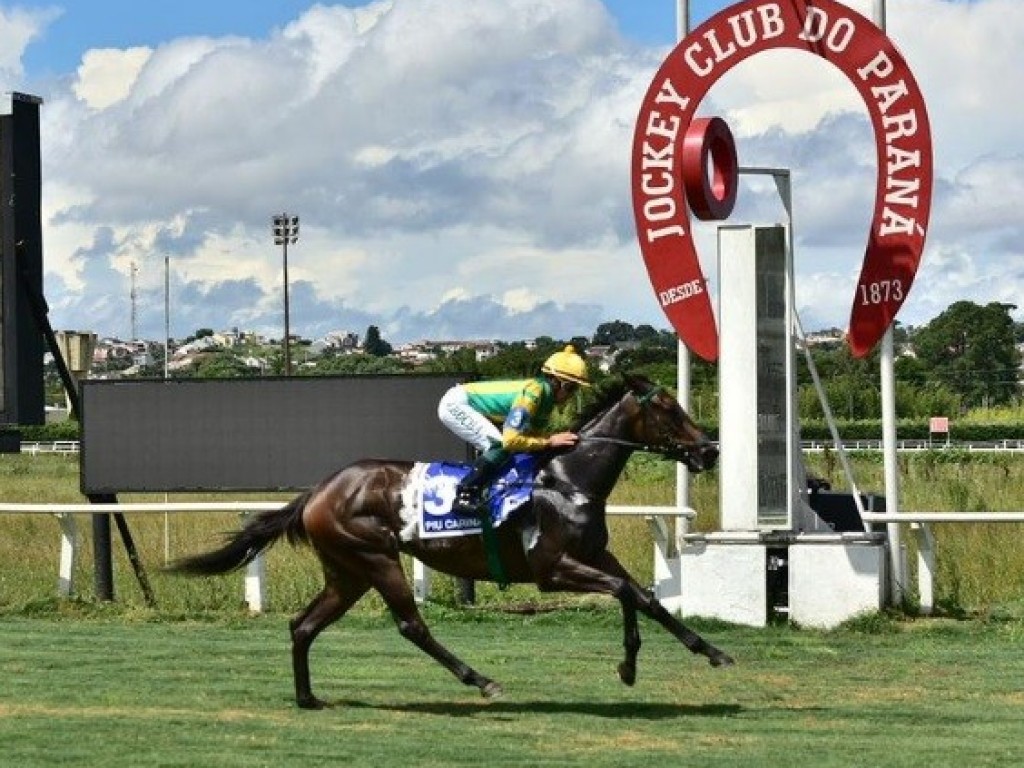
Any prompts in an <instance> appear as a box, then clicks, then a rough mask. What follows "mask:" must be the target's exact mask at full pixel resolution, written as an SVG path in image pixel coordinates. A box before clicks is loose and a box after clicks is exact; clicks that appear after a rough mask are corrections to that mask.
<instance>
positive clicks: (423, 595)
mask: <svg viewBox="0 0 1024 768" xmlns="http://www.w3.org/2000/svg"><path fill="white" fill-rule="evenodd" d="M412 594H413V597H414V598H415V600H416V602H417V603H420V604H422V603H425V602H426V600H427V598H428V597H429V596H430V569H429V568H427V566H425V565H424V564H423V563H421V562H420V561H419V560H417V559H415V558H413V561H412Z"/></svg>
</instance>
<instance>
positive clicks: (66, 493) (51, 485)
mask: <svg viewBox="0 0 1024 768" xmlns="http://www.w3.org/2000/svg"><path fill="white" fill-rule="evenodd" d="M852 462H853V465H854V470H855V475H856V479H857V483H858V486H859V487H860V488H861V489H862V490H870V491H876V492H881V491H882V489H883V487H884V484H883V481H882V463H881V458H880V455H879V454H859V455H858V454H855V455H854V456H853V457H852ZM807 463H808V468H809V470H810V471H812V472H815V473H817V474H820V475H823V476H825V477H827V478H828V479H829V480H831V481H832V483H833V486H834V487H835V488H836V489H839V488H841V487H842V486H843V485H844V479H843V477H842V475H841V473H840V472H839V469H838V466H837V462H836V461H835V457H834V456H828V455H824V456H823V455H821V454H811V455H809V456H808V457H807ZM899 469H900V486H901V497H902V498H901V505H902V509H903V510H929V511H932V510H975V511H983V510H990V511H1017V510H1024V457H1020V456H1016V455H1010V454H966V453H963V452H957V451H935V452H932V453H926V454H918V455H909V454H907V455H902V456H901V457H900V460H899ZM673 483H674V468H673V465H671V464H669V463H668V462H664V461H660V460H656V459H653V458H651V457H648V456H636V457H634V460H633V461H631V462H630V464H629V466H628V467H627V469H626V472H625V474H624V476H623V478H622V479H621V480H620V482H619V484H618V486H617V487H616V489H615V493H614V494H613V496H612V503H615V504H671V503H672V502H673V500H674V490H673V488H674V485H673ZM120 498H121V500H122V501H143V500H146V501H162V500H163V499H164V498H165V497H164V495H163V494H149V495H143V494H124V495H122V496H121V497H120ZM171 498H172V499H173V498H179V499H182V500H187V501H197V500H219V501H223V500H226V499H227V498H231V499H245V498H249V499H267V498H281V499H285V498H287V496H286V495H285V496H280V495H278V496H274V495H271V494H262V495H261V494H250V495H248V496H238V495H232V496H230V497H227V496H225V495H216V494H207V495H205V496H204V495H196V494H182V495H180V496H177V497H174V496H172V497H171ZM0 499H3V500H4V501H10V502H44V501H51V502H60V501H64V502H82V501H83V499H82V497H81V495H80V494H79V492H78V461H77V458H75V457H68V456H59V455H55V456H46V455H41V456H21V455H0ZM691 503H692V505H693V506H694V508H695V509H697V510H699V515H698V518H697V520H696V521H695V524H694V527H695V529H696V530H713V529H714V528H715V527H716V526H717V514H716V511H715V510H716V509H717V503H718V477H717V473H715V472H712V473H708V474H704V475H699V476H697V477H696V478H694V482H693V488H692V493H691ZM77 520H78V525H79V532H80V538H81V550H80V556H79V558H78V567H77V571H76V573H75V590H76V595H78V596H79V597H81V598H82V599H84V600H87V601H88V600H91V599H93V597H94V587H93V561H92V535H91V534H92V531H91V525H90V519H89V517H88V516H78V517H77ZM128 522H129V526H130V529H131V532H132V535H133V537H134V539H135V542H136V545H137V547H138V549H139V552H140V555H141V559H142V563H143V565H144V566H145V568H146V570H147V573H148V576H149V578H150V581H151V582H152V585H153V589H154V592H155V594H156V598H157V602H158V605H159V607H160V608H161V610H165V611H168V612H171V613H174V614H177V615H192V614H195V613H200V612H205V611H211V610H213V611H223V610H227V611H234V610H239V609H240V608H241V607H242V605H243V597H244V596H243V592H242V579H241V577H240V576H238V575H237V574H235V575H230V576H225V577H219V578H211V579H181V578H177V577H171V576H168V575H165V574H163V573H161V572H160V568H161V566H162V565H163V564H164V563H165V561H166V560H167V559H168V558H172V559H173V558H176V557H180V556H182V555H185V554H191V553H194V552H197V551H200V550H205V549H209V548H211V547H212V546H213V545H214V544H215V543H217V542H218V540H219V537H220V536H221V534H223V533H225V532H227V531H230V530H233V529H235V528H237V526H238V525H239V524H240V519H239V517H238V516H237V515H234V514H199V513H192V514H173V515H169V516H167V517H165V516H164V515H153V514H137V515H128ZM609 525H610V528H611V541H612V543H611V546H612V549H613V551H614V552H615V554H616V555H617V556H618V557H619V558H620V559H621V560H622V561H623V563H624V564H625V565H626V566H627V568H629V569H630V571H631V572H632V573H634V575H636V576H637V578H638V579H639V580H640V581H641V583H644V584H649V583H651V581H652V580H653V557H652V553H653V548H654V544H653V539H652V536H651V533H650V530H649V528H648V525H647V523H646V522H645V521H644V520H642V519H634V518H611V519H610V522H609ZM933 530H934V532H935V536H936V539H937V545H938V574H937V583H936V600H937V604H938V605H939V607H940V608H941V609H942V610H944V611H946V612H947V613H949V614H951V615H960V614H963V613H978V614H988V613H992V612H993V611H999V610H1001V608H1002V606H1005V605H1014V604H1018V603H1021V602H1022V601H1024V547H1020V546H1018V542H1019V541H1020V539H1021V537H1022V535H1024V525H1020V524H986V525H958V524H940V525H936V526H933ZM113 535H114V550H115V593H116V599H117V600H118V601H119V602H120V603H123V604H125V605H127V606H129V607H140V606H143V605H144V600H143V596H142V594H141V591H140V589H139V587H138V585H137V583H136V580H135V577H134V575H133V573H132V570H131V567H130V564H129V562H128V560H127V558H126V557H125V555H124V550H123V547H122V546H121V543H120V541H119V540H118V537H117V531H116V528H115V529H114V532H113ZM904 540H905V541H906V542H907V544H908V546H909V547H910V548H911V551H910V552H909V554H910V561H911V563H913V562H914V554H915V553H914V552H913V537H909V536H907V537H905V539H904ZM58 560H59V526H58V524H57V521H56V520H55V519H54V518H51V517H49V516H39V515H32V516H30V515H0V610H2V609H8V610H10V609H17V608H25V607H27V606H32V605H33V604H35V603H38V602H40V601H43V602H45V601H47V600H49V599H50V598H51V597H52V596H53V594H54V593H55V591H56V582H57V564H58ZM267 563H268V584H269V587H268V600H269V604H270V605H271V607H272V608H273V609H276V610H282V611H297V610H299V609H300V608H301V607H302V606H303V605H305V603H306V602H307V601H308V600H309V599H310V598H311V597H312V595H313V594H315V592H316V591H317V590H318V589H319V587H320V584H321V577H320V572H319V568H318V564H317V561H316V558H315V557H314V556H313V555H312V554H311V553H310V552H309V551H308V550H303V549H300V550H298V551H295V550H292V549H291V548H290V547H288V546H287V545H280V546H278V547H277V548H275V549H273V550H271V551H270V553H269V555H268V558H267ZM911 584H916V580H915V579H914V578H913V577H912V579H911ZM433 590H434V591H433V595H434V597H435V599H436V600H438V601H440V602H442V603H451V602H453V601H454V595H455V588H454V586H453V584H452V582H451V580H450V579H447V578H444V577H438V578H436V579H435V580H434V584H433ZM478 598H479V600H480V601H481V602H482V603H484V604H498V603H507V602H516V603H522V602H541V603H545V604H550V603H552V602H554V603H557V604H564V603H566V602H570V603H572V602H574V600H570V599H568V598H566V597H565V596H561V595H556V596H543V597H542V596H539V595H538V593H537V592H536V590H534V589H533V588H532V587H513V588H511V589H510V590H508V591H507V592H499V591H498V590H497V589H496V588H495V587H493V586H491V585H483V584H482V585H479V587H478ZM912 599H913V596H912ZM366 603H367V604H368V605H369V606H370V608H376V607H379V601H375V599H374V598H372V597H369V598H367V599H366Z"/></svg>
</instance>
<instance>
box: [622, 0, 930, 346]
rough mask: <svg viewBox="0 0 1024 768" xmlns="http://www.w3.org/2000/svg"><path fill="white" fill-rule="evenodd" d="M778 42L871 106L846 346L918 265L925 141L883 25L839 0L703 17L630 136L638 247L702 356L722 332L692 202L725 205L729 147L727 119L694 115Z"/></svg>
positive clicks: (926, 202)
mask: <svg viewBox="0 0 1024 768" xmlns="http://www.w3.org/2000/svg"><path fill="white" fill-rule="evenodd" d="M776 48H793V49H797V50H801V51H806V52H807V53H809V54H811V55H813V56H817V57H819V58H822V59H825V60H826V61H829V62H831V63H832V64H833V65H835V66H836V67H838V68H839V69H840V70H841V71H842V72H843V73H844V74H845V75H846V77H847V78H848V79H849V80H850V82H851V83H852V84H853V85H854V87H856V89H857V91H858V92H859V93H860V95H861V98H862V99H863V100H864V104H865V105H866V106H867V110H868V114H869V115H870V117H871V123H872V126H873V128H874V133H875V146H876V153H877V160H878V171H879V172H878V182H877V185H876V193H875V208H874V215H873V216H872V220H871V230H870V234H869V236H868V243H867V248H866V250H865V253H864V260H863V263H862V266H861V273H860V279H859V280H858V282H857V288H856V291H855V293H854V297H853V308H852V310H851V313H850V329H849V343H850V348H851V350H852V352H853V354H854V355H856V356H858V357H862V356H864V355H866V354H868V352H870V351H871V349H872V348H873V347H874V346H875V344H876V343H877V342H878V340H879V339H881V337H882V335H883V334H884V333H885V331H886V329H887V328H888V327H889V325H890V324H891V323H892V321H893V320H894V319H895V317H896V313H897V312H898V311H899V309H900V307H901V306H902V305H903V302H904V301H905V300H906V298H907V294H908V292H909V291H910V286H911V284H912V283H913V281H914V275H915V274H916V273H917V268H918V264H919V263H920V260H921V252H922V250H923V249H924V241H925V235H926V232H927V228H928V217H929V214H930V211H931V194H932V142H931V129H930V127H929V123H928V113H927V111H926V109H925V104H924V99H923V97H922V95H921V91H920V88H919V87H918V85H917V81H916V80H915V79H914V76H913V74H912V73H911V71H910V69H909V67H908V66H907V63H906V61H905V60H904V59H903V57H902V56H901V55H900V53H899V52H898V51H897V50H896V48H895V46H894V45H893V44H892V42H891V41H890V40H889V38H888V37H887V36H886V35H885V33H884V32H882V31H881V30H880V29H879V28H878V27H877V26H875V25H874V24H873V23H872V22H871V21H869V20H868V19H866V18H864V17H863V16H861V15H860V14H858V13H857V12H856V11H854V10H852V9H850V8H848V7H847V6H845V5H843V4H841V3H839V2H837V1H836V0H785V1H784V2H783V1H781V0H779V1H777V2H771V1H770V0H746V1H745V2H740V3H737V4H736V5H734V6H731V7H729V8H726V9H725V10H723V11H722V12H720V13H718V14H717V15H715V16H713V17H712V18H710V19H709V20H708V21H706V22H705V23H704V24H702V25H701V26H700V27H698V28H697V29H695V30H694V31H693V32H691V33H690V34H689V35H687V36H686V38H684V39H683V40H682V41H681V42H680V43H679V44H678V45H677V46H676V47H675V49H674V50H673V51H672V52H671V53H670V54H669V56H668V58H667V59H666V60H665V62H664V63H663V64H662V66H661V68H660V69H659V70H658V72H657V74H656V75H655V77H654V80H653V81H652V83H651V86H650V88H649V89H648V91H647V95H646V96H645V97H644V101H643V104H642V106H641V108H640V114H639V117H638V119H637V124H636V130H635V133H634V137H633V163H632V188H633V215H634V218H635V220H636V229H637V237H638V240H639V243H640V250H641V252H642V253H643V257H644V262H645V264H646V266H647V272H648V274H649V276H650V279H651V284H652V286H653V287H654V291H655V295H656V296H657V297H658V300H659V302H660V304H661V307H662V309H663V310H664V312H665V314H666V316H667V317H668V319H669V322H670V323H671V324H672V326H673V328H675V330H676V333H678V334H679V338H680V339H681V340H682V341H683V342H684V343H685V344H686V345H687V346H688V347H689V348H690V349H691V350H693V351H694V352H695V353H696V354H698V355H699V356H700V357H702V358H704V359H705V360H716V359H717V358H718V333H717V329H716V327H715V319H714V313H713V311H712V308H711V300H710V298H709V296H708V293H707V281H706V280H705V278H704V275H703V273H702V271H701V268H700V262H699V260H698V258H697V251H696V249H695V247H694V242H693V237H692V232H691V229H690V214H689V210H690V208H691V207H692V208H693V211H694V213H695V214H696V215H697V216H699V217H700V218H724V217H725V216H727V215H728V212H729V211H731V209H732V202H733V199H734V198H735V181H734V179H733V180H732V181H730V174H731V176H732V177H734V175H735V149H734V148H732V149H731V151H732V155H731V158H730V148H731V147H732V139H731V135H729V134H728V128H727V127H726V126H725V125H724V123H722V121H718V122H719V123H721V125H718V124H716V123H715V122H714V121H713V120H712V121H710V122H709V121H705V122H703V123H698V122H697V121H695V120H694V114H695V112H696V109H697V106H698V105H699V104H700V102H701V100H702V99H703V98H704V96H706V95H707V93H708V91H709V90H710V89H711V87H712V86H713V85H714V84H715V83H716V82H717V81H718V80H719V79H720V78H721V77H722V76H723V75H724V74H725V73H726V72H728V71H729V70H731V69H732V68H733V67H735V66H736V65H737V64H739V63H741V62H743V61H745V60H746V59H748V58H750V57H751V56H753V55H755V54H757V53H760V52H761V51H766V50H772V49H776ZM730 162H731V163H732V165H731V166H730ZM709 167H710V169H711V171H712V178H711V179H708V178H707V175H708V168H709ZM694 168H696V169H698V171H697V172H698V173H699V179H698V180H696V181H695V179H694V173H695V171H693V170H692V169H694ZM688 169H690V170H688ZM730 185H731V188H730ZM688 201H689V204H688ZM723 212H724V215H723Z"/></svg>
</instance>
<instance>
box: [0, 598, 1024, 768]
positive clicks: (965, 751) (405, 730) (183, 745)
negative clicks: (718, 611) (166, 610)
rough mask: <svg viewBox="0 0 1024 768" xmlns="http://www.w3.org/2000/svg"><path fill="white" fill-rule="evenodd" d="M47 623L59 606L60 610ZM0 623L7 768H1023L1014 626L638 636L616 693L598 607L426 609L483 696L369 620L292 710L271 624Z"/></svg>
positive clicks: (282, 639)
mask: <svg viewBox="0 0 1024 768" xmlns="http://www.w3.org/2000/svg"><path fill="white" fill-rule="evenodd" d="M62 610H63V611H65V612H67V608H64V609H62ZM158 618H159V617H144V616H143V617H139V616H138V615H132V616H127V615H120V616H117V615H110V616H105V617H99V618H97V617H88V616H87V617H81V616H78V617H61V616H58V615H44V616H38V617H30V616H25V615H8V616H2V617H0V679H2V680H3V684H2V686H0V744H3V762H4V764H8V765H12V766H13V765H17V766H26V767H28V766H37V765H39V766H41V765H54V764H61V765H84V766H107V765H127V766H204V767H210V768H214V767H219V766H243V765H244V766H311V765H327V764H331V765H406V764H407V765H417V766H448V765H468V764H474V765H477V764H479V765H516V766H532V765H558V766H573V765H586V766H588V768H599V767H600V766H638V765H645V764H652V765H653V764H654V763H655V762H657V763H659V764H662V765H699V766H731V765H745V766H767V765H773V766H789V765H794V766H795V765H800V766H805V765H811V766H815V767H816V768H817V767H820V766H860V765H864V766H930V767H931V768H934V767H935V766H947V765H949V766H952V765H970V766H972V768H973V766H1003V765H1006V766H1010V765H1020V764H1022V763H1024V652H1022V650H1024V645H1022V644H1024V623H1022V622H1021V621H1019V620H1007V621H1001V622H1000V621H989V622H984V623H982V622H972V621H959V622H952V621H937V620H932V621H916V622H895V621H891V620H888V619H883V620H877V619H876V620H875V623H873V624H870V625H869V626H867V627H866V628H863V629H860V630H858V629H856V628H855V629H843V630H838V631H834V632H828V633H824V632H813V631H801V630H798V629H792V628H769V629H767V630H754V629H747V628H739V627H729V626H725V625H720V624H706V625H701V626H700V629H701V631H702V632H703V633H704V634H705V636H706V637H708V639H709V640H711V641H712V642H715V643H716V644H718V645H719V646H721V647H723V648H724V649H725V650H727V651H729V652H730V653H732V654H734V655H735V656H736V657H737V659H738V661H739V664H738V666H737V667H735V668H733V669H729V670H716V669H712V668H711V667H710V666H708V665H707V664H706V662H705V661H704V660H703V659H701V658H698V657H695V656H691V655H690V654H689V653H688V652H687V651H685V649H683V648H682V647H681V646H680V645H678V644H677V643H675V641H674V640H673V639H672V638H670V637H669V636H668V635H667V634H665V633H664V632H662V631H661V630H660V629H659V628H657V627H655V626H654V625H652V624H651V623H650V622H647V621H644V622H642V624H641V630H642V632H643V633H644V640H645V644H644V648H643V650H642V652H641V656H640V679H639V681H638V683H637V685H636V687H634V688H627V687H625V686H623V685H622V684H621V683H619V681H618V678H617V676H616V674H615V665H616V664H617V662H618V660H619V659H620V654H621V651H620V643H621V633H620V629H619V617H618V612H617V611H615V610H612V609H608V610H605V609H603V608H596V609H587V610H580V611H572V612H566V611H562V612H556V613H552V614H546V615H541V616H534V617H521V616H509V615H503V614H497V613H491V612H478V611H470V612H459V611H451V610H448V609H443V608H438V607H434V606H430V607H428V620H429V621H430V623H431V625H432V627H433V629H434V632H435V635H436V636H437V637H438V638H439V639H440V640H441V641H442V642H444V643H445V644H447V645H448V646H449V647H450V648H451V649H452V650H454V651H455V652H456V653H457V654H459V655H461V656H462V657H463V658H464V659H465V660H466V661H468V662H469V663H471V664H473V665H474V666H476V667H477V668H478V669H479V670H480V671H481V672H483V673H485V674H488V675H490V676H493V677H494V678H496V679H497V680H499V681H500V682H501V683H502V684H503V685H504V686H505V689H506V696H505V697H504V698H503V699H501V700H498V701H495V702H488V701H485V700H484V699H482V698H481V697H480V696H479V694H478V693H477V692H476V691H475V689H471V688H466V687H463V686H461V685H460V684H459V683H458V682H457V681H456V680H454V678H452V677H451V676H450V675H449V674H448V673H447V672H446V671H444V670H443V669H442V668H441V667H440V666H438V665H436V664H435V663H434V662H433V661H431V660H430V659H428V658H427V657H425V656H424V655H423V654H421V653H420V652H419V651H418V650H416V649H415V648H414V647H413V646H411V645H410V644H408V643H407V642H405V641H404V640H402V639H401V638H400V637H399V636H398V634H397V632H396V631H395V630H394V628H393V626H392V625H391V623H390V621H389V620H388V619H386V618H385V617H383V616H371V615H363V616H356V617H352V619H346V620H345V621H343V622H341V623H340V624H338V625H335V626H334V627H332V628H331V629H329V630H328V631H327V632H325V634H324V635H323V636H322V637H321V638H320V640H319V641H318V642H317V644H316V645H315V646H314V649H313V655H312V667H313V683H314V689H315V691H316V692H317V693H318V694H319V695H320V696H321V697H323V698H325V699H327V700H328V701H329V702H331V703H332V705H333V706H332V707H331V708H330V709H328V710H325V711H323V712H305V711H299V710H297V709H296V708H295V707H294V704H293V702H292V682H291V671H290V659H289V646H288V641H287V628H286V627H287V620H286V618H285V617H283V616H280V615H272V616H264V617H258V618H242V617H237V616H236V617H234V618H231V619H224V618H220V619H214V620H211V621H209V622H205V623H204V622H201V621H187V622H186V621H166V620H157V619H158Z"/></svg>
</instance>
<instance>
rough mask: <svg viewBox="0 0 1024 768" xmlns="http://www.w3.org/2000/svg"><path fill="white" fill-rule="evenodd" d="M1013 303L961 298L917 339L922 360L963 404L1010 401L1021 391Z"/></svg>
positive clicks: (918, 354)
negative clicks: (978, 302)
mask: <svg viewBox="0 0 1024 768" xmlns="http://www.w3.org/2000/svg"><path fill="white" fill-rule="evenodd" d="M1011 309H1016V307H1014V306H1013V305H1012V304H1000V303H998V302H992V303H989V304H986V305H985V306H980V305H978V304H975V303H974V302H971V301H958V302H955V303H954V304H951V305H950V306H949V308H948V309H946V311H945V312H943V313H942V314H941V315H939V316H938V317H936V318H935V319H934V320H932V321H931V322H930V323H928V324H927V325H925V326H924V327H923V328H921V329H920V330H919V331H918V332H917V334H915V335H914V337H913V342H914V350H915V351H916V353H917V356H918V358H919V359H920V360H921V361H922V363H923V364H924V366H925V367H926V368H927V369H930V370H931V373H932V375H933V376H934V377H935V378H936V379H937V380H938V383H940V384H942V385H944V386H946V387H948V388H949V389H950V390H951V391H953V392H954V393H956V394H959V395H961V396H962V397H963V401H964V405H966V406H968V407H973V406H982V405H983V406H991V405H1003V404H1006V403H1009V402H1010V401H1011V400H1012V399H1013V398H1014V397H1015V396H1016V395H1017V392H1018V386H1019V385H1018V380H1017V379H1018V371H1019V368H1020V361H1021V358H1020V353H1019V352H1018V351H1017V348H1016V347H1015V346H1014V323H1013V320H1012V319H1011V317H1010V310H1011Z"/></svg>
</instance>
